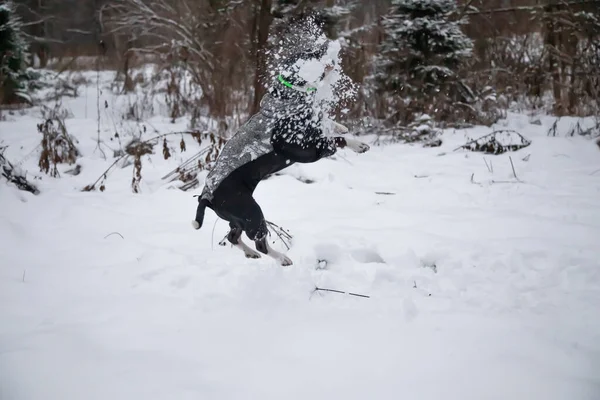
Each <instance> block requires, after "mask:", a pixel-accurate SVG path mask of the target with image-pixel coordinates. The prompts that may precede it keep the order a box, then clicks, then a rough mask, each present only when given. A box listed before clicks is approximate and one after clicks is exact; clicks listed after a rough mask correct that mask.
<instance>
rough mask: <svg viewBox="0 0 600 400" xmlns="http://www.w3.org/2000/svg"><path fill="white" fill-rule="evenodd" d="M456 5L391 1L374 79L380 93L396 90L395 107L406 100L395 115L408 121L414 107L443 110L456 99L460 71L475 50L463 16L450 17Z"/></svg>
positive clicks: (450, 0) (445, 0)
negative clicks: (460, 18) (466, 31)
mask: <svg viewBox="0 0 600 400" xmlns="http://www.w3.org/2000/svg"><path fill="white" fill-rule="evenodd" d="M456 11H457V6H456V2H455V1H454V0H393V1H392V6H391V8H390V10H389V12H388V14H387V15H386V16H385V17H384V20H383V30H384V39H383V41H382V43H381V45H380V51H379V55H378V56H377V58H376V64H375V66H376V74H375V81H376V85H377V87H378V89H379V90H380V93H381V94H392V97H391V98H392V101H391V104H390V105H391V106H392V107H394V108H395V109H396V113H397V112H398V110H399V107H398V106H399V105H401V104H404V105H405V107H400V108H401V110H400V112H401V113H402V111H404V113H403V115H398V114H397V115H396V117H397V118H396V120H403V121H404V122H409V121H411V119H412V118H414V116H415V113H429V114H432V115H434V116H436V115H437V116H440V112H441V111H446V112H447V111H448V109H447V107H451V105H452V102H453V101H455V100H456V97H457V95H458V93H459V90H458V89H459V87H460V86H459V85H458V84H457V83H458V82H457V76H456V72H457V70H458V68H459V67H460V66H461V64H462V63H463V62H464V61H465V60H466V59H468V58H469V57H470V55H471V50H472V42H471V40H470V39H469V38H468V37H467V36H466V35H465V34H463V33H462V32H461V29H460V25H461V24H462V23H464V22H465V21H464V19H463V20H452V19H451V18H452V16H453V14H455V12H456ZM440 102H442V103H445V107H444V106H440Z"/></svg>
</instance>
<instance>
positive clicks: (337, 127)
mask: <svg viewBox="0 0 600 400" xmlns="http://www.w3.org/2000/svg"><path fill="white" fill-rule="evenodd" d="M331 122H332V124H333V132H334V133H335V134H338V135H343V134H345V133H348V128H346V127H345V126H344V125H342V124H338V123H337V122H335V121H331Z"/></svg>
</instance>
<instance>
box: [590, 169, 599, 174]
mask: <svg viewBox="0 0 600 400" xmlns="http://www.w3.org/2000/svg"><path fill="white" fill-rule="evenodd" d="M597 172H600V169H597V170H595V171H593V172H592V173H591V174H590V175H595V174H596V173H597Z"/></svg>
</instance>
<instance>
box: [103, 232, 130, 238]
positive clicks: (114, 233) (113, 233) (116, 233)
mask: <svg viewBox="0 0 600 400" xmlns="http://www.w3.org/2000/svg"><path fill="white" fill-rule="evenodd" d="M111 235H119V236H121V239H125V238H124V237H123V235H121V234H120V233H119V232H111V233H109V234H108V235H106V236H104V239H106V238H107V237H109V236H111Z"/></svg>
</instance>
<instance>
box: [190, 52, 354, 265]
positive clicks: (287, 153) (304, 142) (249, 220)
mask: <svg viewBox="0 0 600 400" xmlns="http://www.w3.org/2000/svg"><path fill="white" fill-rule="evenodd" d="M321 55H322V54H319V53H317V54H314V55H311V58H312V57H320V56H321ZM294 83H298V81H296V82H294ZM269 94H270V95H271V96H278V97H279V98H280V99H282V100H283V101H285V100H286V99H290V100H293V101H294V104H298V101H299V100H300V101H301V104H303V103H302V102H305V104H306V106H302V107H300V108H298V109H297V112H295V113H294V114H292V115H286V116H284V117H282V118H278V119H277V120H276V121H275V123H274V124H273V126H272V127H271V132H270V140H271V145H272V146H273V151H271V152H270V153H268V154H265V155H263V156H260V157H258V158H256V159H255V160H253V161H251V162H249V163H246V164H244V165H242V166H241V167H239V168H237V169H236V170H234V171H233V172H232V173H231V174H229V175H228V176H227V177H226V178H225V179H224V180H223V181H222V182H221V183H220V184H219V186H218V187H217V188H216V190H215V191H214V193H213V198H212V199H211V200H210V201H208V200H206V199H202V198H199V204H198V207H197V210H196V218H195V221H196V222H197V226H196V228H197V229H198V228H199V227H200V226H201V225H202V221H203V219H204V212H205V208H206V207H208V208H210V209H212V210H213V211H214V212H215V214H217V216H219V217H220V218H222V219H224V220H226V221H229V226H230V228H231V231H230V232H229V234H228V235H227V239H228V241H229V242H230V243H232V244H233V245H238V246H241V247H242V248H243V249H244V252H245V253H246V256H247V257H252V258H258V257H259V254H257V253H254V252H253V251H252V250H251V249H249V248H247V247H245V245H244V244H243V243H242V242H241V235H242V233H243V232H246V235H247V236H248V238H249V239H251V240H253V241H254V242H255V247H256V249H257V250H258V251H259V252H260V253H263V254H267V255H271V256H273V257H275V258H279V259H280V261H281V262H282V263H283V264H284V265H289V264H291V260H289V259H287V257H285V256H283V255H281V254H279V253H277V252H275V251H274V250H273V249H270V247H269V246H268V243H267V234H268V228H267V224H266V221H265V218H264V215H263V212H262V210H261V208H260V206H259V205H258V204H257V203H256V201H255V200H254V197H253V193H254V190H255V189H256V186H257V185H258V184H259V183H260V181H261V180H263V179H264V178H265V177H267V176H269V175H271V174H273V173H275V172H278V171H281V170H283V169H285V168H287V167H289V166H291V165H292V164H294V163H297V162H299V163H313V162H316V161H318V160H320V159H322V158H324V157H328V156H331V155H333V154H335V152H336V151H337V148H342V147H345V146H346V140H345V139H344V138H342V137H335V138H329V137H325V136H324V135H323V132H322V130H321V128H320V126H321V125H320V116H315V115H314V111H313V108H312V98H311V96H310V95H307V94H306V93H301V92H297V91H295V90H293V89H291V88H288V87H285V86H284V85H280V86H274V87H272V88H271V89H270V91H269Z"/></svg>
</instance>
